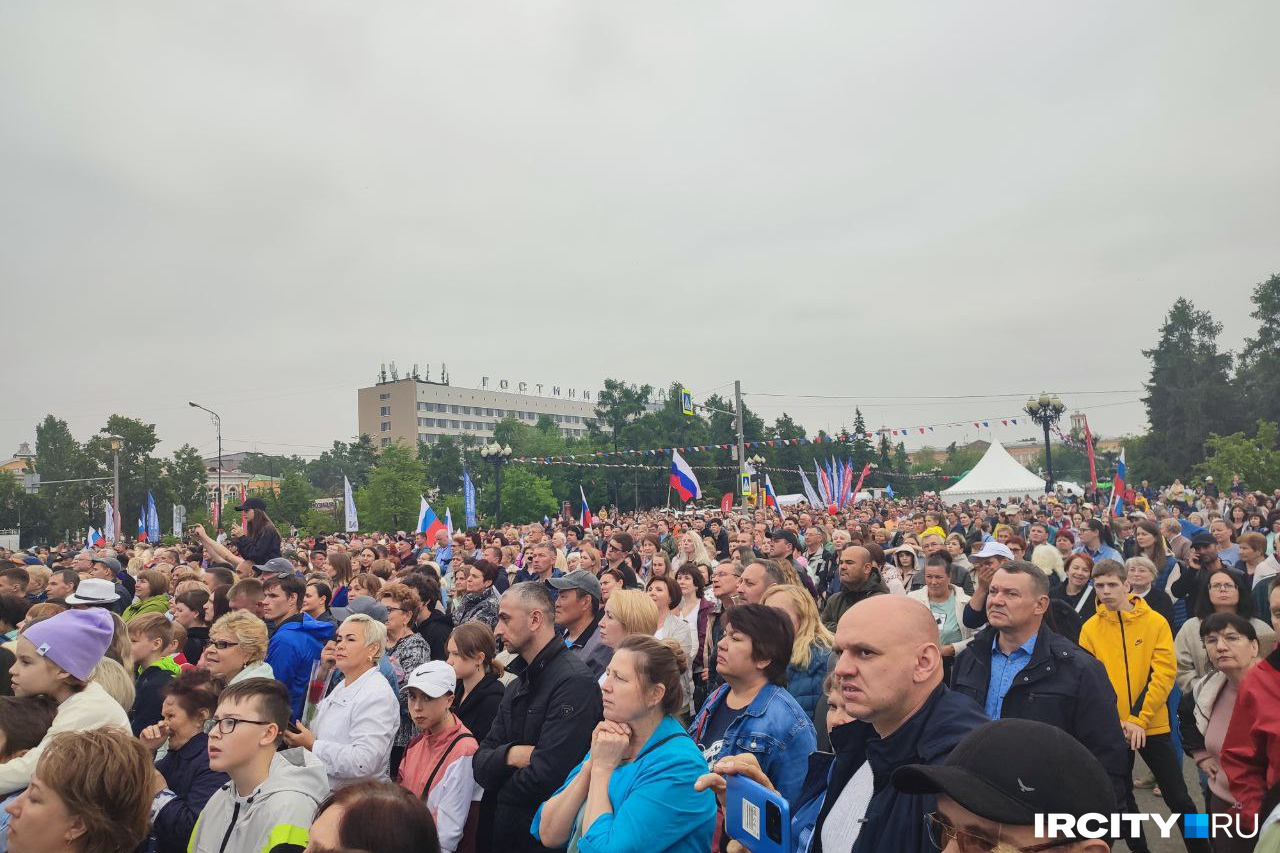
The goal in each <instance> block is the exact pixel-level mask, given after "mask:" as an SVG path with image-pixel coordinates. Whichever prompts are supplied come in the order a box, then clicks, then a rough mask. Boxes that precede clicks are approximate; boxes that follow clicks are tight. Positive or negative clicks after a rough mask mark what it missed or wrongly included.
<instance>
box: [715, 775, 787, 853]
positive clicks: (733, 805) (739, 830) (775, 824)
mask: <svg viewBox="0 0 1280 853" xmlns="http://www.w3.org/2000/svg"><path fill="white" fill-rule="evenodd" d="M725 786H726V787H725V796H724V827H725V831H726V832H728V833H729V837H730V838H732V839H733V840H735V841H737V842H739V843H740V844H742V846H744V847H746V848H747V849H748V850H750V851H751V853H791V809H790V808H789V807H788V806H787V801H786V799H785V798H784V797H783V796H782V795H781V794H779V793H777V792H776V791H770V790H769V789H768V788H766V787H764V786H763V785H761V784H760V783H758V782H753V781H751V780H750V779H748V778H746V777H745V776H726V777H725Z"/></svg>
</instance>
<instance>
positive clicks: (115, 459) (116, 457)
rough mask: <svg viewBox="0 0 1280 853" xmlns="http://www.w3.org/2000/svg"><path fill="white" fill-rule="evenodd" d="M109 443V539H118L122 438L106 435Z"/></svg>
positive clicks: (119, 531) (116, 540) (114, 540)
mask: <svg viewBox="0 0 1280 853" xmlns="http://www.w3.org/2000/svg"><path fill="white" fill-rule="evenodd" d="M107 441H109V442H110V443H111V460H112V469H113V473H112V477H111V518H112V526H113V527H114V528H115V529H114V530H112V531H111V541H112V542H119V541H120V533H121V530H120V450H121V449H122V448H123V447H124V439H123V438H121V437H120V436H118V435H112V436H108V437H107Z"/></svg>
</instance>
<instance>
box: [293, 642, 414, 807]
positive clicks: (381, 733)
mask: <svg viewBox="0 0 1280 853" xmlns="http://www.w3.org/2000/svg"><path fill="white" fill-rule="evenodd" d="M399 728H400V702H399V700H397V699H396V694H395V693H393V692H392V691H391V685H390V684H388V683H387V679H386V677H385V676H383V674H382V673H381V672H380V671H379V670H378V668H377V667H376V666H375V667H373V668H372V669H370V670H369V671H368V672H366V673H365V674H364V675H362V676H360V677H359V678H357V679H356V680H355V683H354V684H349V683H347V681H346V680H345V679H344V680H343V681H341V682H339V683H338V686H337V687H335V688H334V689H333V692H332V693H330V694H329V695H328V696H326V697H324V698H323V699H321V700H320V703H319V704H318V705H317V706H316V717H315V722H314V723H313V724H312V726H311V732H312V734H314V735H315V737H316V742H315V745H314V746H312V747H311V751H312V752H314V753H315V754H316V757H317V758H319V759H320V760H321V761H322V762H324V765H325V767H326V768H327V770H328V775H329V787H330V788H331V789H333V790H335V791H336V790H338V789H339V788H342V787H344V786H346V785H350V784H353V783H355V782H361V781H364V780H366V779H381V780H383V781H389V780H390V777H389V776H388V774H387V763H388V761H389V760H390V757H391V744H392V741H393V740H394V739H395V735H396V731H397V730H398V729H399Z"/></svg>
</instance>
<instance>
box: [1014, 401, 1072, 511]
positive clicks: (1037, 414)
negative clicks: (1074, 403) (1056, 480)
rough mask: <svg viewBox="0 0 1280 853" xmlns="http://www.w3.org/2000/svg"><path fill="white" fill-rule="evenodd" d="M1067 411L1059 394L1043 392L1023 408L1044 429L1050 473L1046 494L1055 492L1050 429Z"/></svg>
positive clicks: (1046, 484) (1045, 458) (1045, 448)
mask: <svg viewBox="0 0 1280 853" xmlns="http://www.w3.org/2000/svg"><path fill="white" fill-rule="evenodd" d="M1066 410H1067V407H1066V406H1064V405H1063V404H1062V400H1060V399H1059V398H1058V395H1057V394H1054V395H1052V396H1050V395H1049V394H1046V393H1044V392H1043V391H1042V392H1041V393H1040V396H1039V397H1028V398H1027V405H1025V406H1023V407H1022V411H1024V412H1026V413H1027V414H1028V415H1030V416H1031V420H1033V421H1035V422H1036V423H1038V424H1040V426H1041V427H1042V428H1043V429H1044V465H1045V468H1047V469H1048V471H1049V478H1048V479H1047V480H1046V481H1045V487H1044V490H1045V491H1046V492H1052V491H1053V458H1052V457H1051V456H1050V450H1049V427H1050V426H1052V425H1053V424H1056V423H1057V422H1058V421H1059V420H1061V419H1062V413H1063V412H1065V411H1066Z"/></svg>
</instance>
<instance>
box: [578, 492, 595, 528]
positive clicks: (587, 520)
mask: <svg viewBox="0 0 1280 853" xmlns="http://www.w3.org/2000/svg"><path fill="white" fill-rule="evenodd" d="M578 494H580V495H582V526H583V527H584V528H590V527H591V522H592V520H593V519H592V518H591V507H589V506H587V493H586V491H584V490H583V488H582V486H581V485H579V486H578Z"/></svg>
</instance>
